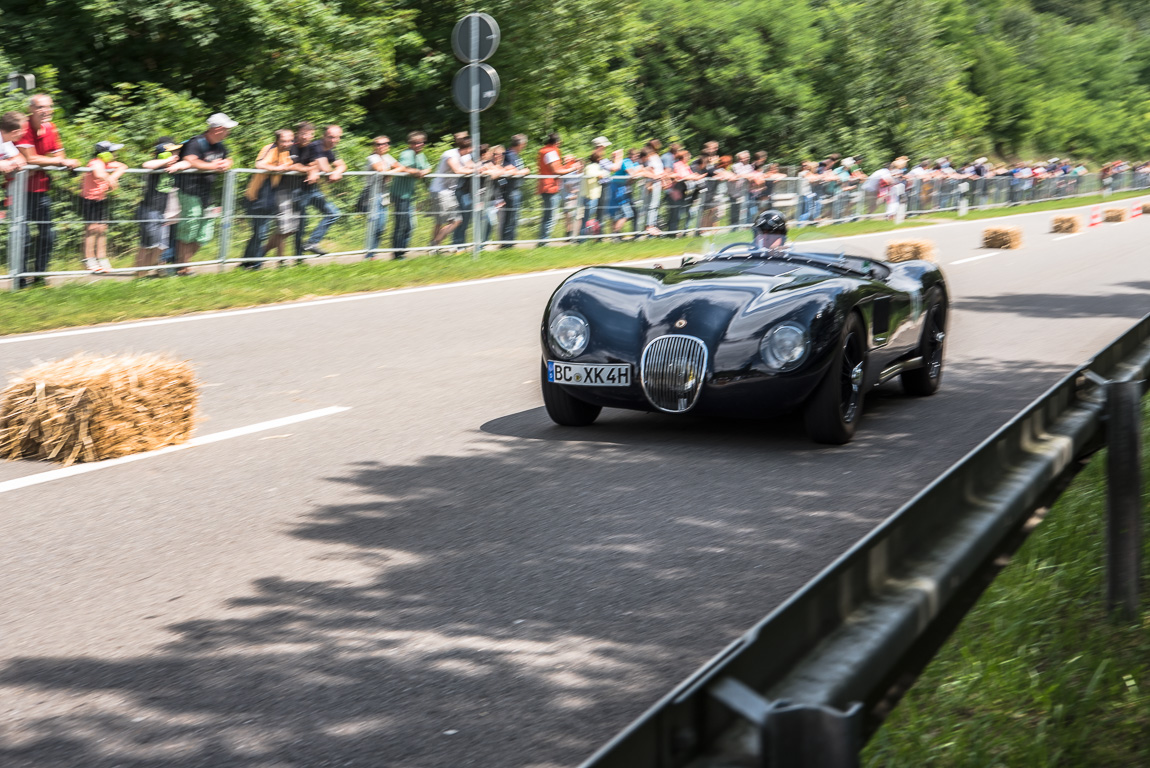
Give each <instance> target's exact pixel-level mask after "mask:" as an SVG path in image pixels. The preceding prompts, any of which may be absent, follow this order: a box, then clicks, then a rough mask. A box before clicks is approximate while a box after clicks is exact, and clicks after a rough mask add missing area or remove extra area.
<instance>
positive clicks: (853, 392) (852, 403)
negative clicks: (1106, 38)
mask: <svg viewBox="0 0 1150 768" xmlns="http://www.w3.org/2000/svg"><path fill="white" fill-rule="evenodd" d="M839 339H840V340H839V345H838V348H837V349H836V350H835V352H834V355H833V357H832V359H831V364H830V366H829V367H828V369H827V374H826V376H824V377H823V380H822V381H821V382H819V385H818V386H817V387H816V388H815V391H814V393H812V394H811V397H810V399H809V400H808V401H807V405H806V411H805V412H804V414H803V415H804V421H805V422H806V427H807V434H808V435H809V436H810V438H811V439H812V440H814V441H815V442H818V443H830V444H832V445H842V444H844V443H849V442H850V440H851V438H852V437H854V433H855V427H856V426H857V425H858V420H859V417H860V416H861V415H862V408H863V395H864V392H863V385H864V383H865V381H864V379H865V373H866V356H867V340H866V328H865V327H864V326H863V322H862V320H860V319H859V316H858V315H856V314H854V313H853V312H852V313H851V314H850V317H849V318H848V319H847V322H846V324H845V325H844V326H843V330H842V334H841V336H840V337H839Z"/></svg>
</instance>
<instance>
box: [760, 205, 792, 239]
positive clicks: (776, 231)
mask: <svg viewBox="0 0 1150 768" xmlns="http://www.w3.org/2000/svg"><path fill="white" fill-rule="evenodd" d="M754 232H755V247H756V248H781V247H782V245H783V243H785V242H786V240H787V217H786V216H783V214H781V213H779V212H778V211H776V210H774V209H773V208H772V209H769V210H766V211H761V212H760V213H759V215H758V216H756V217H755V224H754Z"/></svg>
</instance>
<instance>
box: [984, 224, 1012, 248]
mask: <svg viewBox="0 0 1150 768" xmlns="http://www.w3.org/2000/svg"><path fill="white" fill-rule="evenodd" d="M982 247H983V248H1021V247H1022V228H1021V227H987V228H986V229H984V230H982Z"/></svg>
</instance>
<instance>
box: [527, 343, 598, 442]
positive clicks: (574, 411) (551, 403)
mask: <svg viewBox="0 0 1150 768" xmlns="http://www.w3.org/2000/svg"><path fill="white" fill-rule="evenodd" d="M539 383H540V386H541V387H542V389H543V406H544V407H545V408H546V409H547V415H548V416H550V417H551V420H552V421H553V422H555V423H556V424H559V425H560V426H563V427H586V426H588V425H590V424H593V423H594V422H595V419H597V418H599V412H600V411H602V410H603V406H601V405H591V404H590V403H585V402H583V401H582V400H580V399H578V398H575V397H572V396H571V395H569V394H567V393H566V392H564V391H563V388H562V387H561V386H559V385H558V384H554V383H552V382H550V381H548V380H547V361H546V360H544V361H543V369H542V375H541V376H540V382H539Z"/></svg>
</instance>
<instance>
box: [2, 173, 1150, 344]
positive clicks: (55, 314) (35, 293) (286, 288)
mask: <svg viewBox="0 0 1150 768" xmlns="http://www.w3.org/2000/svg"><path fill="white" fill-rule="evenodd" d="M1125 196H1126V197H1136V196H1138V195H1137V194H1135V193H1130V194H1128V195H1125ZM1122 197H1123V195H1114V196H1113V197H1111V198H1109V200H1110V201H1113V200H1117V199H1120V198H1122ZM1091 202H1102V198H1101V197H1099V198H1098V199H1097V200H1096V201H1095V200H1094V198H1074V199H1066V200H1055V201H1051V202H1048V203H1035V204H1032V205H1021V206H1015V207H1013V208H1006V209H996V210H993V211H977V212H972V213H971V214H970V215H969V217H968V218H993V217H998V216H1007V215H1013V214H1017V213H1026V212H1030V211H1042V210H1056V209H1058V208H1065V207H1068V206H1075V207H1076V206H1079V205H1087V204H1091ZM944 218H947V216H946V215H945V214H932V216H931V218H930V219H912V220H909V221H906V222H904V223H902V224H895V223H894V222H890V221H884V220H867V221H855V222H846V223H842V224H832V225H830V226H823V227H807V228H803V229H798V230H796V231H795V233H794V240H795V241H797V242H802V241H803V240H813V239H823V238H828V237H847V236H850V235H860V234H868V233H872V232H889V231H894V230H898V229H914V228H918V227H922V226H925V225H927V224H930V223H932V222H937V221H938V220H939V219H944ZM951 218H953V216H952V217H951ZM743 239H746V237H745V234H733V233H729V234H727V235H724V236H722V237H721V238H720V240H721V242H732V241H735V240H743ZM706 247H707V241H706V239H705V238H701V237H694V238H682V239H666V240H664V239H655V240H640V241H636V242H624V243H607V242H603V243H595V244H590V245H581V246H565V247H560V248H543V249H521V248H515V249H509V250H499V251H487V252H485V253H484V254H483V255H482V256H481V258H479V259H478V260H474V259H472V258H471V256H470V255H466V254H463V255H457V256H434V257H426V256H425V257H419V258H413V259H408V260H406V261H399V262H395V261H373V262H360V263H355V264H324V265H315V266H309V267H308V268H300V269H290V268H289V269H274V268H266V269H263V270H259V271H257V272H249V271H245V270H232V271H229V272H225V273H221V274H199V275H194V276H191V277H185V278H180V279H164V280H135V281H122V280H100V281H96V282H92V283H69V284H64V285H59V286H52V287H50V288H40V289H33V290H25V291H19V292H10V291H0V335H6V334H16V333H31V332H34V331H45V330H51V329H54V328H67V327H75V326H82V325H94V324H98V323H110V322H121V321H125V320H139V319H143V318H150V317H166V316H171V315H182V314H187V313H191V312H204V311H211V310H220V309H235V308H239V307H250V306H256V305H260V304H274V303H277V302H284V301H296V300H300V299H307V298H314V297H317V296H333V295H338V294H346V293H360V292H363V291H379V290H387V289H392V288H403V287H408V286H417V285H430V284H433V283H448V282H455V281H459V280H473V279H476V278H482V277H493V276H496V275H509V274H517V273H523V272H534V271H538V270H545V269H560V268H566V267H576V266H582V265H592V264H609V263H613V262H619V261H628V260H636V259H649V258H656V257H661V256H668V257H669V256H676V255H678V254H680V253H684V252H699V251H702V250H704V249H705V248H706Z"/></svg>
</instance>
